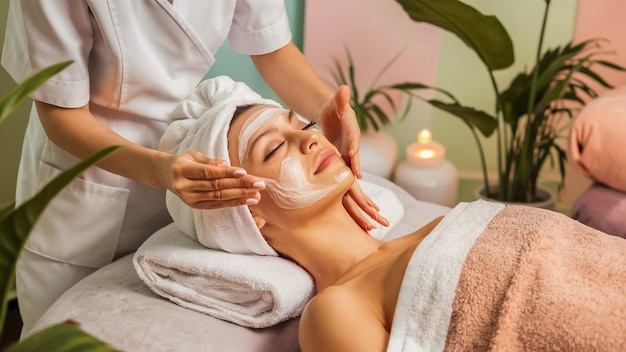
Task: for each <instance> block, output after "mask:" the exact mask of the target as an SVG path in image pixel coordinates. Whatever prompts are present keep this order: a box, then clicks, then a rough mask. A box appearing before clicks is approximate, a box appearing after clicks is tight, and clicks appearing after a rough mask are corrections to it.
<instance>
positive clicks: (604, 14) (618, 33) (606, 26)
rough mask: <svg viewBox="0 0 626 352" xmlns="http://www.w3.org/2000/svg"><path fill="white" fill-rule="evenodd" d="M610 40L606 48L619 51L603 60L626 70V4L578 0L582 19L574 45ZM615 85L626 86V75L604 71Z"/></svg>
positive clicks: (579, 18) (612, 1) (577, 28)
mask: <svg viewBox="0 0 626 352" xmlns="http://www.w3.org/2000/svg"><path fill="white" fill-rule="evenodd" d="M590 38H606V39H608V40H609V42H607V43H604V44H603V47H604V48H605V49H607V50H610V51H612V52H615V55H606V56H604V57H603V58H604V59H607V60H610V61H612V62H615V63H618V64H620V65H622V66H625V67H626V1H625V0H578V17H577V19H576V29H575V32H574V42H575V43H578V42H580V41H583V40H586V39H590ZM600 72H602V74H603V76H604V77H606V78H607V79H608V80H609V82H610V83H612V84H613V85H615V86H626V74H624V73H617V74H614V73H612V72H614V71H612V70H605V71H600Z"/></svg>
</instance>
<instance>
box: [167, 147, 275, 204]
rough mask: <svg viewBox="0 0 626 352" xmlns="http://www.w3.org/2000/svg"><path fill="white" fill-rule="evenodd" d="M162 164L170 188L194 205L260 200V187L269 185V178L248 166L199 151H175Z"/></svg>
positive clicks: (184, 200) (254, 201)
mask: <svg viewBox="0 0 626 352" xmlns="http://www.w3.org/2000/svg"><path fill="white" fill-rule="evenodd" d="M162 167H163V168H164V170H163V172H162V173H161V174H162V175H167V177H166V180H165V181H164V182H165V185H166V188H167V189H169V190H170V191H172V192H173V193H174V194H176V195H177V196H178V197H179V198H180V199H182V200H183V202H185V203H186V204H187V205H189V206H191V207H192V208H197V209H216V208H224V207H230V206H236V205H244V204H256V203H258V202H259V200H260V199H261V195H260V193H259V191H261V190H263V189H265V182H263V181H262V180H261V179H259V178H256V177H254V176H251V175H247V174H246V171H245V170H244V169H242V168H239V167H233V166H229V165H228V163H227V162H225V161H223V160H219V159H211V158H209V157H207V156H205V155H204V154H202V153H200V152H196V151H188V152H185V153H182V154H177V155H172V156H171V157H169V158H167V159H166V160H165V161H164V163H163V165H162Z"/></svg>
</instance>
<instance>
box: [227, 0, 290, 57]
mask: <svg viewBox="0 0 626 352" xmlns="http://www.w3.org/2000/svg"><path fill="white" fill-rule="evenodd" d="M228 39H229V40H230V45H231V47H232V48H233V50H235V51H237V52H240V53H242V54H248V55H259V54H267V53H269V52H272V51H274V50H278V49H280V48H282V47H283V46H285V45H287V44H288V43H289V41H291V30H290V28H289V19H288V18H287V11H286V9H285V3H284V1H283V0H245V1H242V0H238V1H237V7H236V9H235V16H234V18H233V23H232V27H231V30H230V33H229V35H228Z"/></svg>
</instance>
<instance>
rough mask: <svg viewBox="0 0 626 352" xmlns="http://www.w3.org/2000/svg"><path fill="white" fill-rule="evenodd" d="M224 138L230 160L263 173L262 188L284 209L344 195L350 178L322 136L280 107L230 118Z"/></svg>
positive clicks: (257, 108)
mask: <svg viewBox="0 0 626 352" xmlns="http://www.w3.org/2000/svg"><path fill="white" fill-rule="evenodd" d="M228 141H229V145H228V148H229V156H230V159H231V163H232V164H233V165H236V166H241V167H243V168H244V169H246V171H247V172H248V174H251V175H254V176H258V177H262V178H264V179H265V183H266V192H267V193H268V194H269V195H270V197H271V199H272V200H273V202H274V203H275V204H276V205H277V206H278V207H280V208H283V209H300V208H305V207H308V206H310V205H313V204H315V203H316V202H317V201H319V200H320V199H322V198H325V197H327V196H328V195H329V194H331V193H332V194H337V195H343V193H344V192H345V191H346V190H347V189H348V188H349V187H350V186H351V185H352V183H353V182H354V176H353V175H352V173H351V172H350V169H349V168H348V167H347V166H346V163H345V161H344V160H343V159H342V157H341V155H340V154H339V152H338V151H337V149H336V148H335V147H334V146H333V145H332V144H331V143H330V142H329V141H328V140H327V139H326V138H325V137H324V135H323V134H322V133H321V132H320V131H319V130H318V129H317V128H316V127H315V126H314V125H313V124H309V123H308V122H307V121H303V120H300V119H299V118H298V116H296V115H295V114H294V113H293V112H290V111H288V110H284V109H282V108H279V107H275V106H271V105H259V106H254V107H252V108H250V109H248V110H247V111H245V112H244V113H242V114H241V115H240V116H239V117H237V118H236V119H235V120H234V121H233V123H232V125H231V128H230V130H229V132H228ZM265 198H267V197H262V202H263V200H264V199H265Z"/></svg>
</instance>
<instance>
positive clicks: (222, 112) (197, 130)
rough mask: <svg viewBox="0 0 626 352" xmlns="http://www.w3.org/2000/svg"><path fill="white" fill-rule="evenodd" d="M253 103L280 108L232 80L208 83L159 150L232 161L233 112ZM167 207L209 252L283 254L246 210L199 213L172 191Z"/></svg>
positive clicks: (177, 113) (182, 108)
mask: <svg viewBox="0 0 626 352" xmlns="http://www.w3.org/2000/svg"><path fill="white" fill-rule="evenodd" d="M250 104H270V105H276V106H280V104H278V103H277V102H275V101H273V100H269V99H263V98H262V97H261V96H260V95H259V94H257V93H255V92H254V91H253V90H252V89H250V88H249V87H248V86H247V85H245V84H244V83H241V82H235V81H233V80H232V79H230V78H229V77H226V76H219V77H215V78H211V79H207V80H204V81H203V82H201V83H200V84H199V85H198V87H197V88H196V89H195V91H194V92H192V93H191V94H190V95H189V96H187V97H186V98H185V99H184V100H183V101H182V102H180V103H179V104H178V105H177V106H176V108H175V109H174V111H173V112H172V115H171V118H170V125H169V126H168V128H167V129H166V131H165V134H164V135H163V137H162V138H161V141H160V144H159V149H161V150H162V151H165V152H168V153H172V154H179V153H183V152H185V151H188V150H196V151H199V152H201V153H203V154H205V155H207V156H209V157H211V158H215V159H223V160H226V161H230V157H229V155H228V140H227V135H228V129H229V127H230V122H231V120H232V118H233V113H234V112H235V109H236V108H237V107H238V106H242V105H250ZM166 206H167V210H168V211H169V213H170V215H171V216H172V218H173V219H174V223H176V225H177V226H178V227H179V228H180V230H181V231H182V232H183V233H185V234H186V235H187V236H189V237H191V238H192V239H194V240H196V241H198V242H199V243H201V244H202V245H204V246H205V247H208V248H214V249H221V250H223V251H226V252H230V253H240V254H258V255H272V256H276V255H278V254H277V253H276V251H274V249H272V247H270V245H269V244H268V243H267V242H266V241H265V239H264V238H263V236H262V235H261V232H260V231H259V229H258V228H257V226H256V225H255V222H254V219H253V218H252V215H251V214H250V211H249V210H248V208H247V206H235V207H228V208H221V209H212V210H202V209H194V208H191V207H190V206H188V205H186V204H185V203H184V202H183V201H182V200H181V199H180V198H179V197H178V196H176V195H175V194H174V193H172V192H170V191H168V192H167V194H166Z"/></svg>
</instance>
